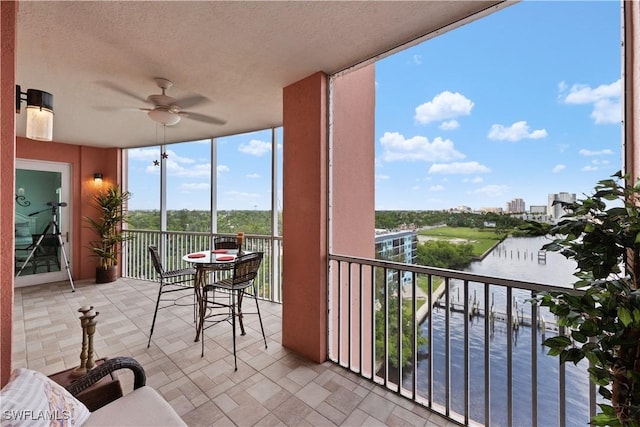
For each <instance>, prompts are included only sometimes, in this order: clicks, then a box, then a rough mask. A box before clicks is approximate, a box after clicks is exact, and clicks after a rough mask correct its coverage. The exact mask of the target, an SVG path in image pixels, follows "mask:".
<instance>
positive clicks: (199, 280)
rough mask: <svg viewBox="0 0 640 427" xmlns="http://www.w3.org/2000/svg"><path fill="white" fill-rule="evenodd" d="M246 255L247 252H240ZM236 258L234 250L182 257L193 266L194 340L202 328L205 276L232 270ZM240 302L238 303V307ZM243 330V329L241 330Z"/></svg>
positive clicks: (202, 252)
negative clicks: (195, 320)
mask: <svg viewBox="0 0 640 427" xmlns="http://www.w3.org/2000/svg"><path fill="white" fill-rule="evenodd" d="M242 253H243V254H246V253H248V252H242ZM237 256H238V251H237V250H236V249H214V250H208V251H200V252H192V253H189V254H187V255H185V256H183V257H182V259H183V260H184V261H186V262H188V263H191V264H193V265H194V266H195V269H196V277H195V286H194V289H195V292H196V299H197V303H198V325H197V326H196V339H195V340H194V341H195V342H197V341H198V340H199V339H200V332H201V331H202V327H203V319H204V310H205V309H206V301H204V298H203V295H202V289H203V288H204V286H205V285H207V274H208V273H209V272H214V273H215V272H220V271H229V270H233V265H234V262H235V260H236V257H237ZM240 303H241V301H238V305H240ZM243 329H244V328H243Z"/></svg>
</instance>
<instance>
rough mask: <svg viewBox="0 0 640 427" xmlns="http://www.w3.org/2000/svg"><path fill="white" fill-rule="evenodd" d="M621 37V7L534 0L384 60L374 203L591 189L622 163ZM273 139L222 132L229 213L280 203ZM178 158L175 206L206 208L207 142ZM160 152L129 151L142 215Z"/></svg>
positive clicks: (175, 151)
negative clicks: (274, 188) (274, 187)
mask: <svg viewBox="0 0 640 427" xmlns="http://www.w3.org/2000/svg"><path fill="white" fill-rule="evenodd" d="M620 34H621V29H620V3H619V2H618V1H613V0H611V1H599V2H595V1H556V2H538V1H524V2H522V3H519V4H516V5H514V6H510V7H507V8H506V9H504V10H502V11H499V12H497V13H495V14H492V15H491V16H488V17H486V18H484V19H480V20H478V21H476V22H472V23H470V24H468V25H465V26H463V27H461V28H458V29H457V30H454V31H451V32H449V33H446V34H444V35H442V36H439V37H437V38H434V39H432V40H429V41H427V42H424V43H422V44H420V45H418V46H415V47H412V48H410V49H407V50H404V51H402V52H400V53H397V54H395V55H393V56H391V57H388V58H386V59H383V60H381V61H379V62H378V63H377V64H376V129H375V136H376V139H375V141H374V143H375V145H376V168H375V171H376V209H420V210H432V209H449V208H455V207H457V206H460V205H465V206H469V207H471V208H473V209H479V208H483V207H501V208H505V206H506V203H507V202H508V201H510V200H512V199H514V198H522V199H524V201H525V203H526V207H527V208H529V206H530V205H532V204H533V205H546V203H547V195H548V194H549V193H558V192H570V193H576V194H577V195H578V197H580V195H582V194H585V193H589V192H590V191H591V189H592V188H593V186H594V184H595V183H596V182H597V181H598V180H600V179H603V178H606V177H608V176H610V175H611V174H613V173H615V172H616V171H618V170H619V169H620V168H621V163H622V161H621V126H620V119H621V117H620V88H621V82H620V75H621V71H620V68H621V49H620ZM170 131H171V128H167V132H170ZM278 137H279V138H281V137H282V132H281V131H280V132H279V135H278ZM159 140H161V136H159ZM270 140H271V132H270V130H267V131H263V132H255V133H251V134H246V135H238V136H234V137H229V138H221V139H219V140H218V153H217V158H218V166H217V186H218V187H217V191H218V208H219V209H220V210H226V209H261V210H265V209H269V208H270V197H271V196H270V193H269V186H270V168H271V160H270V158H271V147H270ZM167 154H168V155H169V156H168V158H167V168H168V178H167V181H168V200H167V206H168V208H169V209H183V208H184V209H208V207H209V196H208V194H209V191H210V188H209V184H208V182H209V172H208V171H209V168H210V154H209V151H208V146H207V144H203V143H202V142H193V143H189V144H174V145H170V146H168V150H167ZM278 154H279V158H280V161H281V159H282V151H281V147H280V148H279V149H278ZM159 157H160V153H159V150H158V148H147V149H136V150H132V151H131V152H130V158H129V170H130V176H129V183H130V185H129V188H130V190H131V192H132V193H133V195H134V197H133V199H132V201H131V209H153V208H157V206H158V191H159V190H158V188H159V183H158V176H159V168H158V167H156V166H153V160H155V159H159Z"/></svg>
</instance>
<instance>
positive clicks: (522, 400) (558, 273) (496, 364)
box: [404, 237, 589, 427]
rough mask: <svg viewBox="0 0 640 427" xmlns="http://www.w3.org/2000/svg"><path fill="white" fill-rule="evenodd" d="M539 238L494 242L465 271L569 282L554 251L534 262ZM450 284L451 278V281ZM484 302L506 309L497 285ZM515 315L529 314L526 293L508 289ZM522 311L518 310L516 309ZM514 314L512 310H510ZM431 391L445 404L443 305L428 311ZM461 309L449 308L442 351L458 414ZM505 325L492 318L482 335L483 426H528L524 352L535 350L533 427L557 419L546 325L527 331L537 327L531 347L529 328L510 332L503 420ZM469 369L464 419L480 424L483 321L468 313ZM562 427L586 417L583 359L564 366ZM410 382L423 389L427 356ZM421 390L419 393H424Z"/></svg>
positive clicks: (478, 291)
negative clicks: (486, 405)
mask: <svg viewBox="0 0 640 427" xmlns="http://www.w3.org/2000/svg"><path fill="white" fill-rule="evenodd" d="M547 241H548V240H546V239H545V238H543V237H539V238H538V237H537V238H508V239H506V240H505V241H504V242H502V243H501V244H500V245H498V247H496V248H495V250H494V251H493V252H492V253H491V254H489V255H488V256H487V257H486V258H485V259H484V260H483V261H480V262H474V263H473V264H472V265H471V266H470V267H469V268H468V269H467V271H470V272H473V273H477V274H483V275H487V276H493V277H503V278H511V279H518V280H523V281H531V282H537V283H543V284H549V285H556V286H571V283H573V281H575V277H574V276H573V273H574V272H575V262H573V261H569V260H566V259H565V258H564V257H563V256H562V255H560V254H557V253H547V257H546V264H540V263H538V250H539V249H540V247H541V246H542V245H543V244H544V243H546V242H547ZM452 283H453V282H452ZM483 292H484V288H483V286H481V285H479V284H470V293H469V295H470V297H471V298H473V297H474V296H475V297H476V298H477V299H478V300H479V301H480V302H481V306H482V301H483V298H484V296H483ZM490 293H491V296H490V297H491V298H490V301H492V302H493V304H494V309H495V310H496V311H498V312H506V295H505V290H504V288H500V287H495V286H494V287H491V289H490ZM458 295H459V296H460V298H463V291H462V290H461V286H460V284H459V283H458V284H453V286H452V293H451V299H452V300H453V301H455V300H456V299H457V298H458ZM513 296H514V300H515V301H516V303H517V307H518V313H524V314H525V315H530V310H529V307H530V304H529V303H527V302H526V301H527V299H528V298H530V297H531V294H530V293H529V292H525V291H515V290H514V292H513ZM521 310H522V311H521ZM514 315H515V313H514ZM541 315H542V316H543V317H544V318H546V319H547V320H548V322H549V323H552V322H553V316H552V315H551V314H550V313H548V312H546V311H542V312H541ZM432 319H433V349H434V350H433V351H434V354H433V366H434V378H433V389H434V395H433V399H434V402H436V403H439V404H441V405H444V404H445V396H446V395H447V393H446V390H445V366H446V365H445V360H446V359H445V311H444V310H443V309H440V310H438V309H434V312H433V317H432ZM464 321H465V320H464V315H463V314H462V313H454V312H450V328H451V329H450V330H451V331H452V332H451V339H450V355H451V391H450V399H451V402H452V410H454V411H456V412H458V413H460V414H462V413H464V407H463V405H464V370H463V366H464V335H463V330H464ZM506 328H507V325H506V323H504V322H495V323H494V329H493V330H492V331H491V334H490V345H489V354H490V366H489V369H490V383H491V387H490V388H491V401H490V408H491V425H496V426H507V425H514V426H523V427H524V426H530V425H531V424H532V421H531V419H532V418H531V412H532V410H531V384H532V374H531V360H532V356H531V355H532V353H533V352H535V353H536V354H537V359H538V362H537V369H538V381H537V384H538V408H537V409H538V410H537V416H538V425H539V426H554V425H559V421H558V419H559V415H558V414H559V404H558V401H559V393H558V390H559V385H558V369H559V358H557V357H551V356H547V355H546V352H547V349H546V347H543V346H542V342H543V341H544V339H545V338H549V337H550V336H552V335H555V333H554V332H551V331H540V330H537V329H536V330H535V331H537V333H538V346H537V348H535V349H532V344H531V333H532V329H531V328H530V327H520V328H519V329H518V330H517V331H516V332H515V333H514V335H513V338H512V351H513V358H512V361H513V366H512V369H513V375H512V381H513V413H514V417H513V424H511V423H509V422H508V420H507V378H508V375H507V364H506V360H507V354H506V352H507V339H508V337H507V333H506ZM420 333H421V334H422V335H423V336H425V337H426V336H427V335H428V321H426V322H424V323H423V324H422V325H421V326H420ZM469 354H470V360H469V365H470V366H469V372H470V374H469V375H470V381H469V388H470V393H469V395H470V402H469V407H470V417H471V419H472V420H474V421H477V422H480V423H484V424H486V423H485V420H484V398H485V393H484V374H485V366H484V319H483V318H474V320H472V321H471V322H470V327H469ZM565 366H566V370H567V375H566V388H565V389H566V393H567V408H566V410H567V425H570V426H574V425H575V426H585V425H587V423H588V419H589V416H588V406H587V405H588V385H589V382H588V376H587V373H586V368H587V362H586V361H583V362H582V363H581V364H580V365H578V366H577V367H576V366H574V365H573V364H567V365H565ZM416 375H417V385H418V390H419V393H420V394H422V395H425V390H428V385H429V384H428V381H429V378H428V360H421V361H419V362H418V367H417V373H416ZM411 384H412V378H411V372H409V373H407V375H405V379H404V385H405V387H411ZM425 396H426V395H425Z"/></svg>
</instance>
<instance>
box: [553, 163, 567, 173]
mask: <svg viewBox="0 0 640 427" xmlns="http://www.w3.org/2000/svg"><path fill="white" fill-rule="evenodd" d="M566 168H567V166H566V165H555V166H554V167H553V169H552V170H551V172H553V173H558V172H560V171H563V170H565V169H566Z"/></svg>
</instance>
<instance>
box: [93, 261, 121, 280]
mask: <svg viewBox="0 0 640 427" xmlns="http://www.w3.org/2000/svg"><path fill="white" fill-rule="evenodd" d="M117 278H118V267H117V266H115V265H113V266H111V267H107V268H106V269H105V268H102V267H96V283H109V282H115V281H116V279H117Z"/></svg>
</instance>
